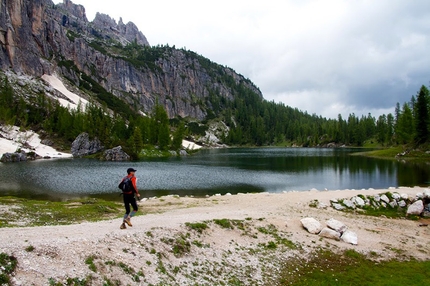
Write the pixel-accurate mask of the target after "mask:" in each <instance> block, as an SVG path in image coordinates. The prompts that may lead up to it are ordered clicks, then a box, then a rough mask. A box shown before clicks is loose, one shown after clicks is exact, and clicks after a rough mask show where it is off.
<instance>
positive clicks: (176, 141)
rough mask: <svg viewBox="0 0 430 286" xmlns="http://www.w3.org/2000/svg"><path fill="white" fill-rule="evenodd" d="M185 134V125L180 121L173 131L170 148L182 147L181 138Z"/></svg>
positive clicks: (177, 148)
mask: <svg viewBox="0 0 430 286" xmlns="http://www.w3.org/2000/svg"><path fill="white" fill-rule="evenodd" d="M184 134H185V125H184V123H183V122H181V123H180V124H179V126H178V128H177V129H176V131H175V132H174V133H173V139H172V146H171V149H172V150H175V151H176V150H179V149H181V147H182V140H183V139H184Z"/></svg>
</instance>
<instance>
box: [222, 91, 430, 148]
mask: <svg viewBox="0 0 430 286" xmlns="http://www.w3.org/2000/svg"><path fill="white" fill-rule="evenodd" d="M236 89H237V94H240V96H236V97H235V99H234V101H233V102H226V103H225V104H226V107H227V108H220V109H221V110H226V111H225V112H224V118H225V122H226V123H227V125H228V126H230V128H231V130H230V132H229V134H227V135H226V137H225V138H224V139H225V143H227V144H232V145H257V146H261V145H280V144H285V143H288V142H289V143H294V144H297V145H300V146H321V145H324V144H327V143H330V142H334V143H337V144H345V145H353V146H363V144H364V143H365V141H366V140H371V141H375V142H377V143H379V144H380V145H382V146H392V145H397V144H423V143H426V142H428V140H429V139H430V138H429V129H430V128H429V125H430V115H429V113H430V112H429V110H430V96H429V90H428V88H427V87H425V86H422V87H421V89H420V90H419V92H418V94H417V96H412V98H411V101H410V102H406V103H404V104H403V105H402V107H400V104H399V103H397V105H396V108H395V113H394V115H393V114H391V113H389V114H387V115H385V114H383V115H380V116H379V117H378V118H377V119H376V118H375V117H373V116H372V115H371V114H370V113H369V114H368V115H367V116H364V115H362V116H361V117H358V116H356V115H355V114H354V113H352V114H350V115H349V116H348V118H345V119H344V118H343V117H342V116H341V115H340V114H339V115H338V118H337V119H326V118H323V117H321V116H317V115H316V114H312V115H309V114H308V113H306V112H302V111H300V110H298V109H297V108H292V107H289V106H285V105H284V104H283V103H275V102H273V101H266V100H261V99H260V98H259V97H258V95H257V94H255V93H253V92H252V91H250V90H249V89H245V88H243V87H242V86H240V85H239V86H237V87H236Z"/></svg>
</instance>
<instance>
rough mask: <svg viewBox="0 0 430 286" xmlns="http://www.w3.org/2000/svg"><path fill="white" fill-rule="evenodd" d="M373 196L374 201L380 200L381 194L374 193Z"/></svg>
mask: <svg viewBox="0 0 430 286" xmlns="http://www.w3.org/2000/svg"><path fill="white" fill-rule="evenodd" d="M373 198H374V199H375V202H380V201H381V196H380V195H375V196H374V197H373Z"/></svg>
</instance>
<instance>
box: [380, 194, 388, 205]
mask: <svg viewBox="0 0 430 286" xmlns="http://www.w3.org/2000/svg"><path fill="white" fill-rule="evenodd" d="M381 201H383V202H385V203H387V204H388V203H389V202H390V199H389V198H388V197H387V195H382V196H381Z"/></svg>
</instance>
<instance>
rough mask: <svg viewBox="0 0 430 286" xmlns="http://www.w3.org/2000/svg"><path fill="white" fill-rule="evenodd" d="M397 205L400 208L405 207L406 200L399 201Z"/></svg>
mask: <svg viewBox="0 0 430 286" xmlns="http://www.w3.org/2000/svg"><path fill="white" fill-rule="evenodd" d="M399 207H401V208H404V207H406V202H405V201H404V200H401V201H399Z"/></svg>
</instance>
